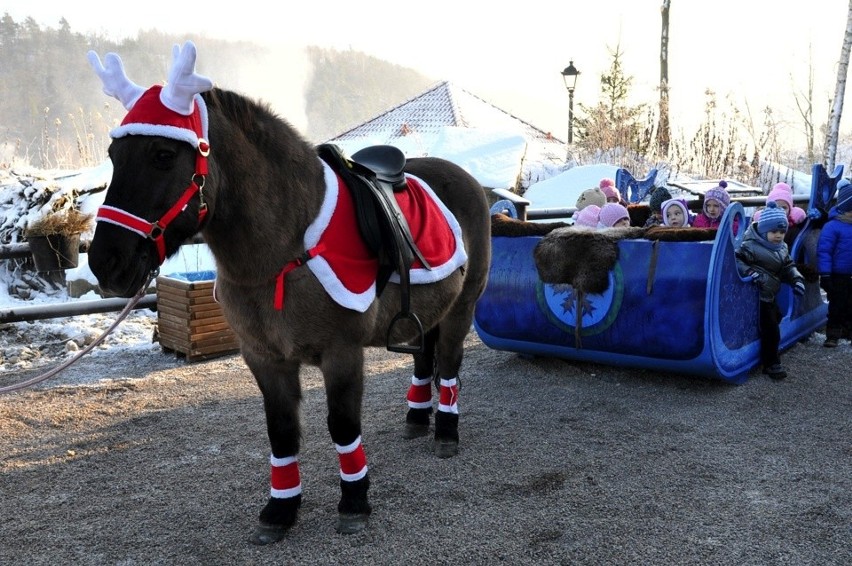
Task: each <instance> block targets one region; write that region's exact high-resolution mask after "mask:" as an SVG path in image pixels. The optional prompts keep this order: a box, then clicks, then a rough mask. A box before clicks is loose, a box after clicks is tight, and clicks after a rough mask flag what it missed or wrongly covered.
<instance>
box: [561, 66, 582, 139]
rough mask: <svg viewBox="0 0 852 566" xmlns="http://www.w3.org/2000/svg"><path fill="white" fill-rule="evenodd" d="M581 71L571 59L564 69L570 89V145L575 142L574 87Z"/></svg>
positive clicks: (564, 78) (566, 86)
mask: <svg viewBox="0 0 852 566" xmlns="http://www.w3.org/2000/svg"><path fill="white" fill-rule="evenodd" d="M579 74H580V71H578V70H577V67H575V66H574V61H573V60H572V61H569V62H568V66H567V67H565V68H564V69H563V70H562V80H563V81H564V82H565V88H566V89H567V90H568V145H569V146H570V145H571V144H572V143H573V142H574V87H576V86H577V76H578V75H579Z"/></svg>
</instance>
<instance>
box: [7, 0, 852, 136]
mask: <svg viewBox="0 0 852 566" xmlns="http://www.w3.org/2000/svg"><path fill="white" fill-rule="evenodd" d="M497 4H498V3H490V2H489V3H485V2H469V1H464V0H452V1H449V0H428V1H424V2H417V3H409V2H399V1H394V2H391V1H387V0H362V1H361V2H340V1H338V0H325V1H321V2H310V1H309V2H299V3H297V4H296V5H297V6H298V8H295V9H294V10H293V11H288V9H287V8H286V6H288V5H293V4H292V3H290V2H286V3H285V2H269V1H268V0H265V1H263V2H261V1H259V0H241V1H240V2H237V3H229V4H225V3H212V2H210V3H201V4H199V3H189V2H185V3H183V4H181V3H179V2H174V1H171V2H161V1H156V0H149V1H148V2H145V3H142V4H138V5H134V4H123V5H122V7H121V8H119V7H118V4H116V3H115V2H105V1H102V0H86V1H84V2H73V3H71V2H68V1H67V0H63V1H58V0H47V1H43V0H39V1H37V2H22V1H20V0H15V1H11V0H0V13H5V12H8V13H9V14H10V15H11V16H12V17H13V18H14V19H15V21H22V20H23V19H24V18H26V17H28V16H32V17H33V18H35V19H36V21H38V22H39V24H41V25H42V26H48V27H57V26H58V22H59V19H60V18H61V17H65V18H66V19H67V20H68V22H69V23H70V25H71V28H72V30H74V31H77V32H81V33H82V32H88V31H97V32H101V33H105V34H107V35H109V36H111V37H112V38H115V39H118V38H121V37H125V36H128V35H129V36H133V35H135V33H136V31H137V30H138V29H139V28H143V29H150V28H156V29H159V30H161V31H164V32H168V33H178V34H179V33H203V34H205V35H208V36H213V37H222V38H226V39H243V40H246V39H249V40H255V41H258V42H274V43H278V44H294V45H305V44H311V45H320V46H326V47H335V48H338V49H348V48H352V49H355V50H359V51H364V52H366V53H369V54H371V55H374V56H377V57H380V58H382V59H386V60H389V61H392V62H394V63H397V64H400V65H404V66H408V67H413V68H415V69H418V70H420V71H421V72H423V73H424V74H426V75H428V76H430V77H433V78H434V79H436V80H452V81H454V82H455V83H457V84H458V85H459V86H461V87H463V88H465V89H466V90H468V91H470V92H472V93H474V94H476V95H478V96H480V97H482V98H485V99H486V100H488V101H490V102H493V103H495V104H497V105H498V106H500V107H502V108H504V109H505V110H507V111H509V112H512V113H513V114H515V115H516V116H518V117H520V118H523V119H525V120H527V121H530V122H532V123H533V124H535V125H537V126H539V127H540V128H542V129H545V130H550V131H552V132H553V133H554V135H556V136H557V137H559V138H561V139H564V138H565V137H566V135H567V127H568V125H567V124H568V95H567V92H566V90H565V87H564V85H563V82H562V76H561V74H560V71H561V70H562V69H563V68H564V67H565V66H567V65H568V62H569V60H571V59H573V60H574V64H575V66H576V67H577V68H578V69H579V70H580V71H581V75H580V77H579V80H578V83H577V89H576V93H575V99H574V102H575V111H576V110H578V108H577V105H578V104H579V103H584V104H588V105H592V104H595V103H596V101H597V100H598V96H599V87H600V75H601V74H602V73H604V72H606V71H607V69H608V67H609V65H610V63H611V56H610V51H611V50H612V49H614V48H615V46H616V45H619V44H620V46H621V50H622V52H623V54H624V60H623V62H624V70H625V73H626V74H627V75H629V76H633V77H634V79H633V80H634V88H633V96H634V100H633V102H634V103H635V102H640V101H641V102H655V101H656V100H657V98H658V94H657V92H656V90H655V88H656V85H657V84H658V82H659V74H660V66H659V45H660V6H661V1H660V0H591V1H590V0H583V1H562V2H555V1H554V0H524V1H522V2H517V3H510V4H509V5H508V6H498V5H497ZM500 4H503V3H500ZM671 4H672V6H671V23H670V35H671V38H670V44H669V59H670V60H669V79H670V86H671V91H670V98H671V105H672V115H673V124H674V126H675V127H676V128H677V127H678V125H680V126H681V127H682V128H684V129H687V131H688V133H689V134H691V133H692V132H694V129H695V126H696V125H697V123H698V122H699V121H700V120H701V115H702V112H703V109H704V101H705V97H704V91H705V90H706V89H708V88H710V89H713V90H715V91H716V93H717V95H718V98H719V99H720V100H721V101H724V99H725V98H726V97H728V96H732V97H734V100H736V102H737V104H738V106H739V108H740V109H741V110H743V111H745V106H746V103H747V104H748V106H749V107H750V108H751V111H752V112H753V113H754V114H755V116H756V119H758V120H759V119H760V115H759V112H760V110H761V109H762V108H763V107H764V106H766V105H767V104H769V105H772V106H773V107H774V108H775V109H776V113H777V114H778V115H780V116H781V117H786V118H788V119H789V120H790V125H789V128H790V129H789V132H790V134H791V135H797V134H796V130H799V129H800V126H799V123H800V121H799V120H797V119H796V116H797V112H796V107H795V100H794V98H793V93H794V92H805V91H806V89H807V83H808V75H809V73H810V72H811V70H812V72H813V75H814V102H815V104H816V107H815V115H816V117H817V119H818V120H819V121H820V122H822V121H824V120H825V117H826V116H827V113H828V105H827V101H828V99H829V98H830V97H833V95H834V89H835V83H836V79H837V60H838V59H839V56H840V49H841V45H842V40H843V35H844V32H845V29H846V16H847V11H848V9H849V4H848V2H846V1H844V0H815V1H813V2H807V3H797V4H796V5H795V7H783V6H784V4H787V3H770V2H758V1H755V0H715V1H714V2H701V1H699V0H672V2H671ZM758 5H760V6H761V7H757V6H758ZM226 6H228V8H227V9H226ZM233 6H238V7H239V8H240V9H238V10H234V8H233ZM353 7H354V8H356V9H355V10H354V11H349V9H350V8H353ZM119 12H124V13H127V12H130V14H131V15H130V16H129V17H128V16H127V15H118V13H119ZM360 26H371V27H370V28H367V29H365V28H360ZM80 56H81V57H82V56H84V54H81V55H80ZM203 57H204V54H203V53H199V58H200V59H203ZM293 64H294V65H295V64H296V63H295V62H294V63H293ZM282 71H284V70H283V69H276V70H273V69H270V70H269V74H267V76H266V78H267V84H268V83H269V81H271V80H272V78H273V77H282V76H284V75H283V74H282ZM299 73H300V71H298V70H297V71H295V73H294V74H296V75H298V74H299ZM212 78H213V79H214V81H215V80H216V77H212ZM230 86H234V85H230ZM291 88H292V85H291ZM240 90H242V91H243V92H246V93H247V94H253V91H252V90H249V89H247V88H241V89H240ZM264 94H265V93H260V92H258V93H257V95H258V96H259V97H264V98H267V100H269V99H270V98H274V96H271V97H270V96H264ZM400 102H402V101H400ZM847 106H848V105H847ZM279 112H282V113H283V114H285V115H286V109H285V110H284V111H282V110H279ZM291 121H293V122H294V124H297V125H298V122H299V120H298V118H297V119H293V120H291ZM848 123H849V120H844V121H843V129H844V131H846V130H848V129H849V128H847V127H846V124H848Z"/></svg>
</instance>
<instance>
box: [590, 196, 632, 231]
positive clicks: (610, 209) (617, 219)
mask: <svg viewBox="0 0 852 566" xmlns="http://www.w3.org/2000/svg"><path fill="white" fill-rule="evenodd" d="M628 226H630V213H629V212H627V209H626V208H624V207H623V206H621V205H620V204H618V203H616V202H608V203H606V204H605V205H603V207H601V211H600V214H599V215H598V228H627V227H628Z"/></svg>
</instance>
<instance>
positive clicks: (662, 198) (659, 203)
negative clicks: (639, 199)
mask: <svg viewBox="0 0 852 566" xmlns="http://www.w3.org/2000/svg"><path fill="white" fill-rule="evenodd" d="M671 198H672V194H671V193H670V192H669V191H668V189H666V188H665V187H655V188H654V190H653V191H651V198H649V199H648V206H649V207H651V212H660V211H662V210H663V203H664V202H666V201H667V200H669V199H671Z"/></svg>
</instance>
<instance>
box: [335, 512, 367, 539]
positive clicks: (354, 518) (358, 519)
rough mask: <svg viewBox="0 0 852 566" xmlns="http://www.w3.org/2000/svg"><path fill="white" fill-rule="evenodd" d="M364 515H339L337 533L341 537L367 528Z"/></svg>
mask: <svg viewBox="0 0 852 566" xmlns="http://www.w3.org/2000/svg"><path fill="white" fill-rule="evenodd" d="M368 518H369V515H368V514H366V513H341V514H340V517H339V518H338V521H337V532H338V533H340V534H342V535H351V534H353V533H357V532H359V531H363V530H364V529H366V528H367V519H368Z"/></svg>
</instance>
